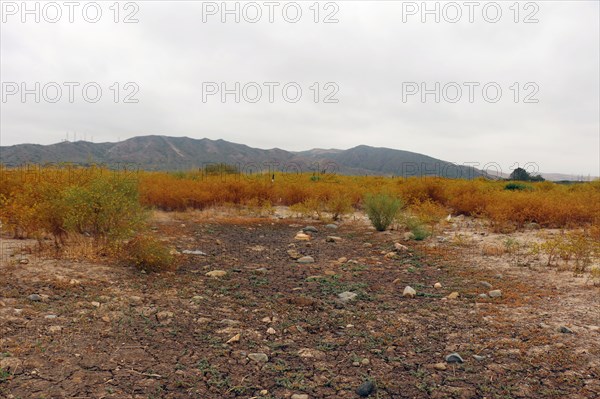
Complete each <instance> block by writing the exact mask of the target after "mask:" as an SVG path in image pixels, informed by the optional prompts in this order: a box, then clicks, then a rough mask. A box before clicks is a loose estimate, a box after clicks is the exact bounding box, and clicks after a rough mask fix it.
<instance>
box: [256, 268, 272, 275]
mask: <svg viewBox="0 0 600 399" xmlns="http://www.w3.org/2000/svg"><path fill="white" fill-rule="evenodd" d="M253 271H254V273H257V274H267V273H268V272H269V270H268V269H267V268H264V267H261V268H258V269H254V270H253Z"/></svg>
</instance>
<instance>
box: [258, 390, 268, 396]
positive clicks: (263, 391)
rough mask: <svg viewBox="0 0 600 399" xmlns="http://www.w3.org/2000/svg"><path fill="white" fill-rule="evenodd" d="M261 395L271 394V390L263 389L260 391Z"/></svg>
mask: <svg viewBox="0 0 600 399" xmlns="http://www.w3.org/2000/svg"><path fill="white" fill-rule="evenodd" d="M259 393H260V394H261V395H263V396H265V395H268V394H269V391H267V390H266V389H263V390H261V391H260V392H259Z"/></svg>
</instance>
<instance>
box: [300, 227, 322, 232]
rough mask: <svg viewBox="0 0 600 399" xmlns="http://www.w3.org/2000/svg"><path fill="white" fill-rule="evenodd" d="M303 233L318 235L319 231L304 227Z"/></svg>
mask: <svg viewBox="0 0 600 399" xmlns="http://www.w3.org/2000/svg"><path fill="white" fill-rule="evenodd" d="M302 231H303V232H305V233H318V232H319V230H317V228H316V227H315V226H306V227H305V228H303V229H302Z"/></svg>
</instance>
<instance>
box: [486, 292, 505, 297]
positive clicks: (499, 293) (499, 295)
mask: <svg viewBox="0 0 600 399" xmlns="http://www.w3.org/2000/svg"><path fill="white" fill-rule="evenodd" d="M488 295H489V296H490V298H500V297H501V296H502V291H500V290H492V291H490V292H488Z"/></svg>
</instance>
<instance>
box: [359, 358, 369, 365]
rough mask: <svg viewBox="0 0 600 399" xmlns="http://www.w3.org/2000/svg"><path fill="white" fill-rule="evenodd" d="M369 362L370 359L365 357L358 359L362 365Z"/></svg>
mask: <svg viewBox="0 0 600 399" xmlns="http://www.w3.org/2000/svg"><path fill="white" fill-rule="evenodd" d="M370 363H371V361H370V360H369V359H368V358H366V357H365V358H364V359H363V360H361V361H360V364H362V365H363V366H368V365H369V364H370Z"/></svg>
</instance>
